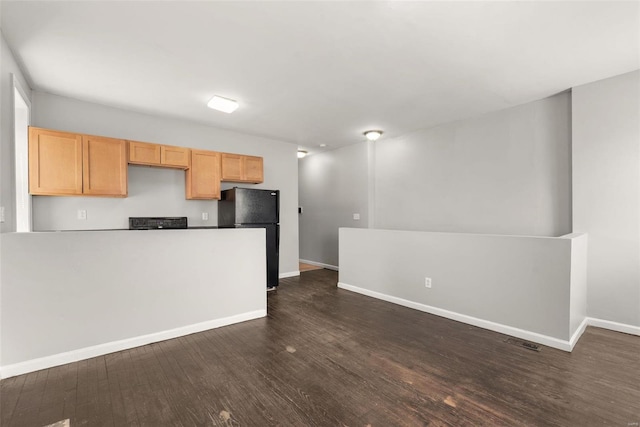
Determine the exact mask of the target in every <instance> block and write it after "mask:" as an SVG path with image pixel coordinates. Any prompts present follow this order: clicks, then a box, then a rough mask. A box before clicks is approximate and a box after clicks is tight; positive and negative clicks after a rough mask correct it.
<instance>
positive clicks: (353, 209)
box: [298, 142, 369, 266]
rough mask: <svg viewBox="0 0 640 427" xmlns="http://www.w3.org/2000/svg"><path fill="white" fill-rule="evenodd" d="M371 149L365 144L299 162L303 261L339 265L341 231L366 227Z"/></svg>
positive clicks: (316, 155)
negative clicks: (368, 159) (341, 228)
mask: <svg viewBox="0 0 640 427" xmlns="http://www.w3.org/2000/svg"><path fill="white" fill-rule="evenodd" d="M368 149H369V145H368V144H367V143H366V142H363V143H360V144H355V145H351V146H348V147H345V148H341V149H337V150H332V151H327V152H324V153H319V154H315V155H312V156H309V157H306V158H304V159H301V160H299V170H298V177H299V178H298V179H299V182H298V185H299V186H300V193H299V194H300V195H299V200H300V206H301V207H302V208H303V213H302V214H300V215H299V218H300V220H299V224H300V258H301V259H303V260H308V261H314V262H320V263H323V264H327V265H331V266H337V265H338V228H339V227H367V224H368V221H369V215H368V213H369V208H368V190H367V185H368V184H367V175H368V161H367V151H368ZM354 213H359V214H360V220H354V219H353V214H354Z"/></svg>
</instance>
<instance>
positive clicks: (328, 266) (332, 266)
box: [300, 259, 339, 271]
mask: <svg viewBox="0 0 640 427" xmlns="http://www.w3.org/2000/svg"><path fill="white" fill-rule="evenodd" d="M300 262H302V263H304V264H311V265H315V266H317V267H322V268H326V269H327V270H333V271H338V270H339V268H338V266H337V265H331V264H324V263H322V262H316V261H309V260H308V259H301V260H300Z"/></svg>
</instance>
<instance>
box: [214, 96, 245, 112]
mask: <svg viewBox="0 0 640 427" xmlns="http://www.w3.org/2000/svg"><path fill="white" fill-rule="evenodd" d="M207 107H209V108H213V109H214V110H218V111H222V112H223V113H233V112H234V111H236V109H237V108H238V101H234V100H233V99H228V98H223V97H221V96H218V95H215V96H214V97H213V98H211V100H210V101H209V102H208V103H207Z"/></svg>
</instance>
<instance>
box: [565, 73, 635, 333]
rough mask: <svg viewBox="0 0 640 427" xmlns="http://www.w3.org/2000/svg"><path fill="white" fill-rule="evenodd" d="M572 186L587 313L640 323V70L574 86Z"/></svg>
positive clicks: (609, 318) (593, 315) (630, 323)
mask: <svg viewBox="0 0 640 427" xmlns="http://www.w3.org/2000/svg"><path fill="white" fill-rule="evenodd" d="M573 185H574V190H573V225H574V229H575V230H576V231H581V232H587V233H589V258H588V262H589V264H588V265H589V267H588V303H587V306H588V315H589V317H595V318H598V319H603V320H609V321H613V322H619V323H623V324H627V325H635V326H640V71H635V72H632V73H628V74H623V75H621V76H617V77H612V78H609V79H606V80H602V81H598V82H594V83H590V84H586V85H583V86H579V87H576V88H574V89H573Z"/></svg>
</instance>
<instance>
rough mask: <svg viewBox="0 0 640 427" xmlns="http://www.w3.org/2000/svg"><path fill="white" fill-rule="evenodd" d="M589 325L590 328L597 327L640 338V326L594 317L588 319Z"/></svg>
mask: <svg viewBox="0 0 640 427" xmlns="http://www.w3.org/2000/svg"><path fill="white" fill-rule="evenodd" d="M587 323H588V324H589V326H595V327H596V328H602V329H609V330H610V331H616V332H623V333H625V334H631V335H638V336H640V326H633V325H627V324H626V323H618V322H612V321H610V320H602V319H596V318H594V317H587Z"/></svg>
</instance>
